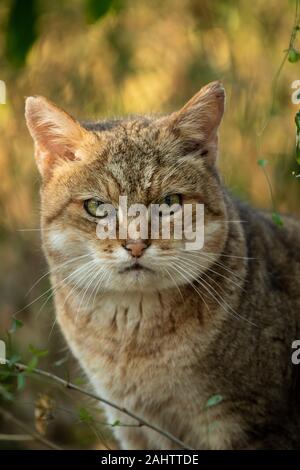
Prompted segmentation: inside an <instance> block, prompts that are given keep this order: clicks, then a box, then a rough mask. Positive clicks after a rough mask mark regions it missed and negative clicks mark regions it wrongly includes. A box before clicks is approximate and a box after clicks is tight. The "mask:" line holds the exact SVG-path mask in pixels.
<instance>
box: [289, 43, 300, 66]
mask: <svg viewBox="0 0 300 470" xmlns="http://www.w3.org/2000/svg"><path fill="white" fill-rule="evenodd" d="M299 59H300V52H299V51H297V49H295V48H294V47H292V48H291V49H289V53H288V61H289V62H291V63H292V64H294V63H295V62H298V60H299Z"/></svg>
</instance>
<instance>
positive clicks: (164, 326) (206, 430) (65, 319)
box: [26, 82, 300, 449]
mask: <svg viewBox="0 0 300 470" xmlns="http://www.w3.org/2000/svg"><path fill="white" fill-rule="evenodd" d="M224 100H225V93H224V89H223V87H222V84H221V83H220V82H213V83H211V84H209V85H207V86H205V87H204V88H202V89H201V90H200V91H199V92H198V93H197V94H196V95H195V96H194V97H193V98H192V99H191V100H190V101H189V102H188V103H187V104H186V105H185V106H184V107H183V108H182V109H180V110H179V111H177V112H174V113H172V114H170V115H167V116H138V117H132V118H124V119H119V120H108V121H102V122H96V123H84V122H83V123H79V122H78V121H76V120H75V119H73V118H72V117H71V116H69V115H68V114H67V113H66V112H64V111H63V110H61V109H59V108H58V107H57V106H55V105H54V104H53V103H51V102H50V101H48V100H47V99H45V98H43V97H29V98H27V101H26V120H27V125H28V128H29V131H30V133H31V135H32V137H33V140H34V143H35V156H36V162H37V166H38V168H39V170H40V173H41V175H42V187H41V226H42V233H43V246H44V251H45V254H46V256H47V259H48V262H49V265H50V268H51V280H52V285H53V288H54V289H55V305H56V312H57V319H58V322H59V325H60V327H61V329H62V331H63V333H64V335H65V337H66V340H67V342H68V344H69V345H70V347H71V349H72V351H73V353H74V354H75V356H76V357H77V358H78V360H79V362H80V364H81V365H82V367H83V369H84V370H85V372H86V374H87V375H88V377H89V379H90V381H91V383H92V384H93V386H94V388H95V389H96V391H97V392H98V393H99V394H100V395H102V396H103V397H105V398H107V399H111V400H112V401H114V402H117V403H118V404H119V405H121V406H124V407H126V408H127V409H129V410H131V411H133V412H135V413H136V414H138V415H140V416H142V417H144V418H145V419H147V420H148V421H149V422H151V423H153V424H156V425H158V426H160V427H161V428H163V429H165V430H167V431H169V432H171V433H172V434H174V435H175V436H176V437H178V438H179V439H181V440H182V441H183V442H184V443H185V444H186V445H188V446H190V447H192V448H194V449H271V448H273V449H277V448H278V449H279V448H280V449H285V448H286V449H295V448H299V447H300V427H299V403H300V400H299V399H298V397H299V381H298V379H297V377H298V369H297V367H295V366H293V364H292V362H291V354H292V350H291V345H292V342H293V341H294V340H295V339H297V338H299V317H300V224H299V222H297V221H296V220H294V219H293V218H291V217H283V227H279V226H277V225H276V224H274V223H273V221H272V219H271V217H270V215H268V214H267V213H264V212H261V211H257V210H255V209H253V208H251V207H248V206H246V205H245V204H241V203H240V202H238V201H236V200H235V199H234V198H233V197H232V196H231V195H230V193H229V191H228V190H227V189H226V188H225V187H224V186H223V184H222V182H221V178H220V175H219V172H218V169H217V165H216V160H217V153H218V137H217V135H218V127H219V125H220V122H221V119H222V115H223V111H224ZM241 157H242V156H241ZM120 195H126V196H127V197H128V201H129V203H136V202H138V203H143V204H145V205H149V204H150V203H152V202H153V201H161V200H163V201H166V202H167V203H168V202H169V201H170V198H171V199H172V198H174V197H175V199H176V200H180V202H181V204H184V203H187V202H189V203H192V204H195V203H200V202H201V203H203V204H204V207H205V239H204V246H203V248H202V249H201V250H196V251H195V250H193V251H191V250H190V251H189V250H185V248H184V241H183V240H175V239H174V238H171V239H170V240H162V239H152V240H151V239H147V240H144V239H143V240H142V239H138V238H137V239H134V240H120V239H118V238H116V239H107V240H99V238H98V237H97V236H96V228H95V227H96V223H97V217H98V216H97V211H96V209H99V208H100V210H101V205H102V204H103V203H110V204H113V205H117V204H118V198H119V196H120ZM216 397H217V399H216ZM211 400H213V401H215V403H214V406H209V404H210V403H211ZM106 413H107V418H108V420H109V422H110V423H113V422H115V421H116V420H119V421H120V422H121V423H123V424H124V423H125V424H133V423H135V422H134V421H133V420H130V419H129V418H128V417H126V416H124V415H123V414H121V413H118V412H116V411H115V410H114V409H111V408H109V407H107V408H106ZM114 431H115V436H116V438H117V439H118V441H119V443H120V445H121V446H122V448H124V449H175V448H176V447H178V446H176V444H174V442H172V441H170V440H169V439H167V438H165V437H163V436H161V435H159V434H158V433H156V432H155V431H153V430H149V429H148V428H146V427H142V428H139V427H124V426H123V427H122V426H116V427H115V428H114Z"/></svg>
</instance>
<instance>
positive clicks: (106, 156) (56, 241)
mask: <svg viewBox="0 0 300 470" xmlns="http://www.w3.org/2000/svg"><path fill="white" fill-rule="evenodd" d="M223 111H224V89H223V87H222V85H221V84H220V83H219V82H213V83H211V84H209V85H207V86H206V87H204V88H202V89H201V90H200V92H198V93H197V94H196V95H195V96H194V97H193V98H192V99H191V100H190V101H189V102H188V103H187V104H186V105H185V106H184V107H183V108H182V109H180V110H179V111H177V112H174V113H172V114H170V115H168V116H164V117H157V116H156V117H155V116H149V117H148V116H146V117H140V116H138V117H132V118H126V119H121V120H113V121H103V122H99V123H93V124H91V123H79V122H78V121H76V120H75V119H73V118H72V117H71V116H70V115H68V114H67V113H66V112H64V111H63V110H61V109H60V108H58V107H57V106H55V105H54V104H53V103H51V102H49V101H48V100H47V99H45V98H43V97H29V98H27V101H26V120H27V125H28V128H29V130H30V133H31V135H32V137H33V139H34V143H35V156H36V161H37V166H38V168H39V170H40V173H41V175H42V188H41V198H42V210H41V214H42V229H43V241H44V248H45V251H46V254H47V257H48V259H49V261H50V263H51V267H52V268H53V269H54V272H55V274H56V275H57V278H58V279H63V278H64V279H65V282H66V283H68V284H70V286H73V287H75V286H77V287H78V289H87V290H93V291H94V293H96V292H97V291H98V290H99V291H102V290H106V289H111V290H137V289H142V290H153V289H155V290H156V289H163V288H178V287H180V286H181V285H182V284H186V283H188V282H191V281H193V280H194V279H196V278H198V277H199V274H201V272H203V271H204V270H205V269H206V268H207V267H209V266H210V265H211V264H212V263H213V261H214V259H215V258H216V257H217V256H218V254H219V253H220V252H221V251H222V249H223V247H224V242H225V239H226V231H227V229H226V223H224V221H225V220H226V207H225V203H224V197H223V190H222V186H221V184H220V181H219V176H218V172H217V170H216V166H215V163H216V158H217V151H218V142H217V131H218V127H219V124H220V122H221V119H222V115H223ZM120 196H127V205H128V207H129V206H130V205H131V204H135V203H139V204H144V206H145V207H149V206H150V205H151V204H153V203H159V204H161V203H166V204H167V205H168V204H170V203H174V202H175V203H178V204H180V205H181V207H184V206H185V205H186V204H192V207H193V210H194V211H195V207H196V204H204V213H205V230H204V246H203V248H202V249H201V250H196V251H195V250H189V251H187V250H186V249H185V248H186V240H185V238H184V236H183V238H182V239H175V238H174V234H173V233H172V230H171V237H170V238H169V239H162V238H161V237H159V238H158V239H153V238H152V239H151V236H150V235H148V237H146V236H143V239H141V237H139V236H135V237H131V238H130V239H128V237H125V238H122V239H120V237H119V233H118V230H117V237H116V238H108V239H106V240H104V239H101V238H99V236H98V234H97V227H99V224H100V225H101V224H102V223H103V218H105V217H103V216H105V215H107V211H103V210H102V208H103V206H102V204H103V203H105V204H110V205H112V206H113V207H115V208H116V213H115V215H116V225H117V229H118V224H119V222H120V220H118V215H119V217H120V213H119V214H118V205H119V197H120ZM159 217H161V218H162V219H163V217H164V214H162V213H160V214H159V216H158V218H159ZM172 217H175V214H174V215H172V214H171V216H169V220H171V223H172ZM193 224H194V221H193Z"/></svg>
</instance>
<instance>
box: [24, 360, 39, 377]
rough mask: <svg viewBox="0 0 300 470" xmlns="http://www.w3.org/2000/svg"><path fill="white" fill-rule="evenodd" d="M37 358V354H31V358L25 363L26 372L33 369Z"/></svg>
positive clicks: (36, 363)
mask: <svg viewBox="0 0 300 470" xmlns="http://www.w3.org/2000/svg"><path fill="white" fill-rule="evenodd" d="M38 362H39V360H38V358H37V356H33V358H32V359H31V360H30V361H29V362H28V364H27V369H26V373H29V374H30V373H31V372H32V371H33V369H35V368H36V366H37V365H38Z"/></svg>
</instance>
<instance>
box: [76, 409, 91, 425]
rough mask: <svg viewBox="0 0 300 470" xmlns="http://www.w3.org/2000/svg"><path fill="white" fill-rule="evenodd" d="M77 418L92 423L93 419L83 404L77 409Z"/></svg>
mask: <svg viewBox="0 0 300 470" xmlns="http://www.w3.org/2000/svg"><path fill="white" fill-rule="evenodd" d="M79 419H80V421H82V422H83V423H89V424H90V423H92V422H93V421H94V419H93V417H92V415H91V414H90V413H89V411H88V410H87V409H86V408H84V407H83V406H82V407H81V408H80V409H79Z"/></svg>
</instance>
